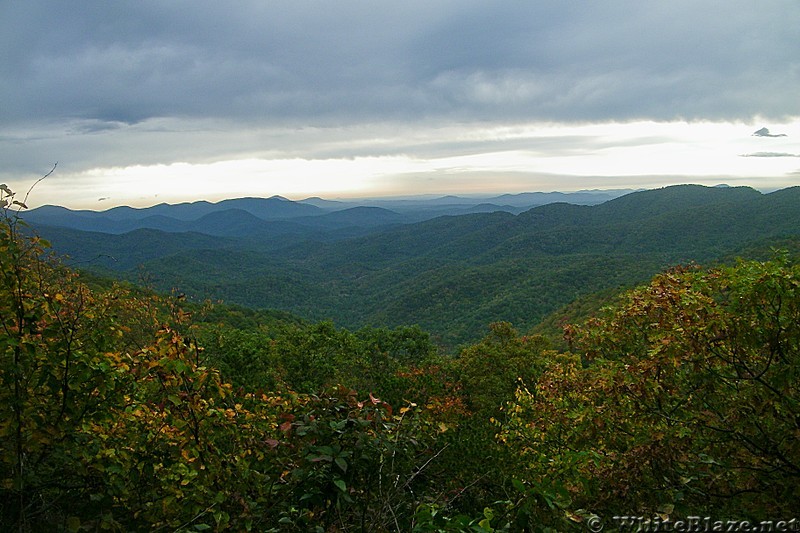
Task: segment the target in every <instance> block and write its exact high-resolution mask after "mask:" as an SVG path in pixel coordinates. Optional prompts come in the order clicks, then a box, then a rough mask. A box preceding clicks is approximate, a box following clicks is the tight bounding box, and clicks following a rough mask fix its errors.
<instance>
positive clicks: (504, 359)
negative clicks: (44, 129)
mask: <svg viewBox="0 0 800 533" xmlns="http://www.w3.org/2000/svg"><path fill="white" fill-rule="evenodd" d="M751 191H752V189H744V188H742V189H739V188H730V189H713V190H710V189H706V188H693V187H688V188H687V187H682V188H671V189H669V190H665V191H647V192H645V193H636V195H628V196H623V197H621V198H618V199H616V200H611V201H610V202H606V203H604V204H599V205H596V206H574V205H567V204H553V205H550V206H542V207H538V208H534V209H531V210H528V211H524V212H520V213H518V214H512V213H491V214H480V213H478V214H470V215H463V216H459V217H441V218H435V219H432V220H428V221H423V222H417V223H414V224H411V225H405V224H404V225H400V226H394V227H392V228H387V229H385V230H382V231H380V232H377V233H376V234H373V235H366V236H360V237H355V238H353V237H349V238H350V239H352V240H349V241H348V246H347V247H342V246H341V243H338V244H337V242H338V241H337V242H329V243H327V244H325V243H324V242H322V243H320V242H318V243H316V245H315V246H313V247H312V248H313V249H314V250H315V251H314V253H313V254H312V253H311V252H310V251H309V248H301V247H288V248H286V249H283V250H282V251H280V252H279V251H278V250H273V253H274V254H275V255H272V256H268V255H264V254H262V255H259V253H258V252H257V251H256V250H255V249H254V248H252V247H251V248H245V247H234V248H230V249H227V250H226V253H225V254H217V255H216V256H214V255H213V254H211V249H210V248H203V247H199V248H189V247H187V248H183V249H182V251H180V252H179V253H177V254H176V255H173V256H160V257H152V258H150V259H148V263H147V265H148V268H151V269H152V270H151V271H150V272H152V273H153V275H155V276H158V277H160V281H159V283H163V284H164V285H160V284H157V285H156V286H155V288H156V289H164V288H167V286H170V285H171V286H173V287H178V288H179V289H180V291H179V292H172V293H170V292H165V291H161V292H158V291H156V290H153V287H142V286H139V285H135V284H132V283H130V282H129V281H126V280H125V279H122V280H119V281H113V280H112V279H111V278H109V277H106V276H105V275H106V274H108V273H109V272H111V270H108V269H106V270H103V269H94V270H92V271H89V272H87V271H85V270H77V269H75V268H74V267H70V266H65V264H64V262H63V261H62V260H61V259H59V258H58V257H56V256H55V255H54V254H52V253H51V252H49V245H50V243H49V242H47V241H46V240H45V239H44V238H42V237H41V236H39V235H38V234H37V232H34V231H32V229H31V227H30V226H28V224H27V223H26V222H25V220H24V216H23V218H20V214H19V212H17V211H16V207H19V206H13V205H11V201H12V198H13V196H10V195H12V193H11V192H10V191H9V190H8V189H7V188H6V189H4V190H3V195H4V196H3V200H4V201H5V204H4V205H3V216H2V220H0V309H2V330H0V357H2V359H0V404H2V406H3V411H4V413H5V415H4V417H3V418H2V419H1V420H0V524H2V525H3V526H4V529H7V530H17V531H96V530H111V531H140V530H141V531H208V530H214V531H216V530H230V531H320V532H325V531H416V532H434V531H436V532H438V531H442V532H455V531H477V532H481V531H483V532H488V531H506V530H507V531H569V530H575V531H581V530H584V531H585V530H589V531H594V532H597V531H600V530H601V529H603V528H605V530H607V531H614V530H626V528H627V530H634V529H636V527H641V526H642V523H636V524H633V523H626V522H624V521H620V520H619V519H615V518H614V517H619V516H636V517H642V519H643V520H648V521H650V522H648V523H649V524H652V523H656V522H658V523H661V524H663V523H665V522H666V523H673V524H674V523H677V522H678V521H680V520H686V519H687V518H688V517H691V516H702V517H705V516H709V517H711V518H712V519H713V520H724V521H727V520H747V521H749V522H750V523H752V524H755V523H758V522H761V521H768V520H774V521H776V522H777V521H778V520H781V519H785V520H789V519H791V518H793V515H792V513H795V512H796V510H797V502H798V501H800V485H799V484H798V480H800V438H798V437H800V380H798V378H799V377H800V376H799V375H798V374H800V266H799V265H798V263H797V261H796V258H797V253H796V251H797V249H798V238H799V237H798V233H797V228H800V224H798V222H799V221H798V217H800V210H798V205H800V204H798V203H797V200H798V198H797V196H798V189H787V190H785V191H779V192H777V193H772V194H770V195H761V194H760V193H757V192H755V191H752V192H751ZM12 208H13V209H12ZM637 213H638V215H637ZM37 228H38V227H37ZM689 228H690V229H691V231H688V229H689ZM38 229H42V228H38ZM73 231H78V230H69V231H67V230H65V229H64V228H60V229H58V231H57V230H55V229H54V230H52V232H51V233H52V236H54V237H56V238H60V239H62V246H63V247H66V244H64V243H67V242H68V241H69V239H70V238H74V236H76V235H81V234H80V233H70V232H73ZM46 234H47V231H42V235H45V236H48V235H46ZM432 234H435V235H439V236H440V237H439V240H438V241H437V240H436V239H433V237H431V235H432ZM445 234H446V235H449V236H448V237H447V238H444V237H441V236H442V235H445ZM97 235H103V234H97ZM176 235H179V236H180V235H183V234H176ZM195 237H196V238H197V239H198V240H200V239H204V238H205V237H204V236H202V235H199V234H196V235H195ZM119 238H130V235H128V236H127V237H125V236H124V235H122V236H117V237H114V239H113V240H112V239H111V238H106V237H102V238H98V239H96V240H88V241H84V246H85V247H86V248H87V250H86V253H88V254H95V255H97V254H99V253H102V250H101V249H100V248H93V247H95V246H99V245H103V246H106V245H114V246H118V245H119V243H120V241H119V240H116V239H119ZM158 238H159V239H165V240H163V241H161V244H160V245H159V246H156V247H162V249H163V245H164V243H165V242H170V241H167V240H166V239H169V238H170V237H169V236H168V234H166V233H165V234H158ZM104 243H105V244H104ZM109 243H110V244H109ZM424 243H429V244H428V245H427V246H423V244H424ZM487 243H491V246H487ZM389 244H391V245H392V246H391V247H390V246H389ZM776 246H779V247H780V248H781V250H776V249H775V248H776ZM56 249H57V250H62V249H63V248H62V247H59V246H56ZM71 255H73V259H71V260H70V261H73V265H75V264H76V263H75V262H74V257H75V255H74V254H71ZM737 256H743V257H745V258H746V259H736V257H737ZM279 260H280V261H279ZM283 261H289V262H288V263H287V262H283ZM176 262H181V265H182V266H183V267H185V268H186V269H187V270H186V271H184V272H187V271H188V272H192V270H191V269H192V268H196V269H198V270H199V269H201V268H202V270H203V272H202V274H203V275H201V273H200V272H196V273H195V275H194V277H188V274H185V273H184V274H183V275H184V276H187V277H186V278H185V282H184V283H173V282H174V281H176V276H178V270H177V269H175V268H174V266H173V267H172V269H171V270H167V269H164V270H158V269H157V268H156V267H157V265H170V264H173V265H174V264H175V263H176ZM695 262H700V263H705V264H706V266H700V265H699V264H697V263H695ZM234 264H235V265H236V268H237V269H238V268H241V269H243V270H242V272H241V274H235V273H234V272H235V271H236V269H235V268H233V266H234ZM248 265H260V266H261V267H263V266H264V265H268V266H270V267H272V268H271V269H266V270H265V269H263V268H262V269H261V270H259V271H258V272H256V271H255V270H250V269H248ZM678 265H682V266H678ZM78 266H79V265H78ZM253 268H255V266H254V267H253ZM98 272H101V273H102V274H103V275H99V274H98ZM167 272H172V273H173V274H172V276H168V275H167ZM323 273H329V275H330V277H329V278H327V281H325V280H323V279H322V274H323ZM117 274H119V272H117ZM223 274H224V275H227V276H230V277H231V278H233V279H231V280H229V281H230V283H231V285H229V286H226V287H227V288H226V287H220V289H219V290H220V291H222V292H224V291H227V292H225V293H224V294H218V293H214V292H213V291H211V292H210V293H208V294H207V295H208V296H210V297H211V298H218V297H223V296H226V295H227V296H230V295H235V294H238V293H237V291H242V292H244V293H246V292H249V293H254V292H255V293H258V294H262V295H263V293H266V292H268V291H275V290H277V289H276V287H283V286H287V287H291V290H290V289H288V288H287V289H285V290H286V292H285V293H280V291H278V292H279V294H278V295H277V296H276V297H277V298H286V299H287V301H289V300H291V299H292V298H298V295H299V294H301V292H302V291H311V292H309V293H308V294H307V295H306V298H308V301H307V302H305V303H303V302H299V303H298V304H297V306H296V307H291V306H289V307H287V306H280V305H259V306H258V307H260V309H255V308H250V307H245V306H238V305H227V304H219V303H214V302H211V301H203V300H202V299H201V298H192V297H191V291H192V290H194V291H197V292H196V294H201V293H200V290H199V289H201V288H208V287H209V284H210V283H212V280H213V279H215V276H220V278H219V279H222V278H221V277H223ZM204 276H205V277H204ZM258 276H262V277H258ZM269 276H274V279H272V281H271V282H269V283H268V282H267V280H266V279H265V278H268V277H269ZM248 279H249V280H250V283H251V285H250V286H249V291H248V285H247V280H248ZM346 282H347V283H349V285H348V284H346ZM317 283H320V284H321V285H320V286H321V287H322V288H319V287H317ZM325 283H327V285H326V284H325ZM359 284H363V285H359ZM367 284H368V285H369V290H367V289H366V288H364V287H366V286H367ZM343 287H353V288H348V289H347V290H352V291H354V292H355V291H359V290H362V291H363V292H361V293H358V296H359V298H358V300H357V303H358V305H353V306H352V307H348V306H344V307H338V308H336V309H338V310H339V311H338V317H345V319H346V320H344V321H343V322H344V325H346V326H348V327H346V328H345V327H342V324H341V323H340V322H339V321H338V320H337V321H336V322H331V321H329V320H319V319H320V318H327V317H328V316H326V315H329V313H330V310H331V309H334V307H333V306H332V304H330V305H331V306H330V307H326V305H329V303H330V302H332V301H333V300H331V298H333V296H332V295H334V294H336V292H335V291H336V290H338V291H339V295H340V297H341V291H343V290H344V289H343ZM359 287H360V288H359ZM259 291H263V293H262V292H259ZM292 291H296V292H292ZM314 291H317V292H314ZM540 293H541V295H540ZM203 294H206V293H203ZM187 295H189V297H187ZM326 298H327V299H326ZM226 300H230V301H233V302H236V298H230V297H229V298H226ZM418 300H419V301H418ZM265 301H269V302H271V301H273V300H260V303H262V304H263V303H264V302H265ZM316 302H319V306H320V307H321V308H322V309H323V312H324V313H323V315H322V316H318V315H315V314H313V313H301V312H300V311H302V310H304V309H311V308H312V307H313V306H314V305H316ZM421 302H422V303H421ZM239 303H241V304H248V303H249V302H248V301H246V300H244V299H243V300H242V301H240V302H239ZM423 304H424V305H423ZM567 304H568V305H567ZM565 305H566V307H563V306H565ZM404 306H408V309H409V310H410V311H409V312H408V313H407V314H403V312H402V310H403V309H405V307H404ZM270 307H272V308H273V309H272V310H270V309H268V308H270ZM423 307H424V308H430V315H425V314H419V309H421V308H423ZM470 307H474V308H475V309H474V312H471V313H467V316H466V317H465V318H463V319H459V317H457V316H455V315H457V314H459V313H462V312H465V311H464V310H465V309H468V308H470ZM275 309H280V310H275ZM358 309H361V310H362V311H363V313H364V315H363V316H362V315H359V316H356V315H355V314H352V315H351V314H349V313H355V312H356V310H358ZM379 309H383V314H381V313H379V312H377V310H379ZM500 309H512V310H513V312H508V314H507V315H506V314H504V312H505V311H504V312H500V311H499V310H500ZM392 314H395V315H396V316H395V317H394V318H393V319H390V318H389V317H390V315H392ZM330 315H331V316H332V314H330ZM412 316H415V317H421V318H420V320H417V321H410V320H407V318H408V317H412ZM338 317H337V316H333V318H338ZM507 318H513V319H514V321H513V324H512V323H511V321H509V320H505V319H507ZM517 319H518V320H517ZM435 320H438V323H436V333H435V334H434V335H431V333H429V331H430V329H431V328H430V327H429V326H430V325H431V324H432V323H433V322H434V321H435ZM354 326H355V327H354ZM449 328H453V329H454V330H455V331H456V333H453V334H451V335H448V334H447V331H448V330H449ZM456 345H457V346H456ZM711 525H712V526H713V525H714V522H712V524H711ZM720 527H722V526H720Z"/></svg>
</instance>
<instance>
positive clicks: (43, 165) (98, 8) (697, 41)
mask: <svg viewBox="0 0 800 533" xmlns="http://www.w3.org/2000/svg"><path fill="white" fill-rule="evenodd" d="M0 50H2V52H0V182H2V183H7V184H8V185H9V187H11V188H12V189H14V190H15V191H17V192H18V194H19V195H23V194H24V193H25V192H27V191H28V189H29V188H30V187H31V186H32V185H33V184H34V182H35V181H36V180H37V179H38V178H40V177H41V176H43V175H45V174H46V173H47V172H48V171H50V170H51V169H52V168H53V166H54V165H55V164H56V163H57V167H56V169H55V171H54V172H53V174H51V175H50V176H49V177H48V178H46V179H45V180H43V181H41V182H40V183H38V184H37V185H36V187H35V188H34V189H33V190H32V191H31V192H30V194H29V198H28V204H29V206H31V207H34V206H36V205H42V204H58V205H64V206H67V207H71V208H81V209H95V210H102V209H107V208H110V207H113V206H116V205H133V206H139V207H143V206H149V205H154V204H157V203H161V202H168V203H176V202H184V201H193V200H200V199H205V200H210V201H217V200H221V199H224V198H235V197H242V196H261V197H269V196H272V195H276V194H278V195H282V196H285V197H287V198H291V199H302V198H306V197H310V196H322V197H325V198H331V199H334V198H359V197H376V196H404V195H416V194H437V195H438V194H465V195H466V194H471V195H479V194H484V195H490V194H495V193H515V192H525V191H529V192H532V191H545V192H546V191H554V190H558V191H576V190H586V189H623V188H654V187H661V186H665V185H671V184H677V183H700V184H705V185H716V184H720V183H726V184H729V185H747V186H751V187H755V188H757V189H759V190H763V191H769V190H774V189H778V188H783V187H787V186H791V185H795V184H800V2H798V1H797V0H764V1H763V2H752V0H746V1H744V0H727V1H725V2H722V1H719V0H715V1H710V0H691V1H689V0H670V1H669V2H663V1H642V0H603V1H588V0H568V1H565V0H538V1H522V0H507V1H503V2H498V1H490V0H484V1H479V0H441V1H437V0H426V1H416V0H407V1H404V2H385V1H382V0H372V1H367V0H358V1H356V0H336V1H327V2H323V1H321V0H316V1H310V0H292V1H282V0H271V1H262V0H259V1H248V0H240V1H234V2H209V1H203V0H193V1H182V0H171V1H168V2H167V1H147V0H138V1H122V0H120V1H114V2H109V1H108V0H102V1H100V0H96V1H95V0H84V1H82V2H55V1H37V0H26V1H22V0H1V1H0ZM764 128H766V129H764Z"/></svg>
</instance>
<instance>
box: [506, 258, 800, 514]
mask: <svg viewBox="0 0 800 533" xmlns="http://www.w3.org/2000/svg"><path fill="white" fill-rule="evenodd" d="M799 273H800V269H799V268H798V266H797V265H793V264H790V263H788V262H787V261H786V260H785V259H782V258H778V259H775V260H773V261H771V262H767V263H758V262H743V263H741V264H739V265H737V266H735V267H723V268H719V269H715V270H710V271H702V270H698V269H683V270H675V271H671V272H668V273H665V274H663V275H660V276H657V277H656V278H655V279H654V280H653V282H652V283H651V284H650V285H649V286H647V287H644V288H642V289H638V290H635V291H632V292H630V293H628V294H627V295H626V297H625V298H624V299H623V300H622V303H620V304H619V305H618V306H617V307H615V308H613V309H609V310H608V311H607V312H606V314H605V315H604V316H603V317H602V318H599V319H594V320H592V321H590V322H588V323H587V324H586V325H585V326H583V327H578V328H574V329H572V330H571V331H570V336H571V340H572V342H573V344H574V346H575V348H576V350H577V352H578V353H579V354H581V356H582V357H583V359H584V361H582V360H581V357H579V356H560V357H557V358H555V359H554V360H553V361H552V362H551V364H550V366H549V368H548V369H547V371H546V372H545V373H544V375H543V376H542V377H541V378H540V379H539V381H538V382H537V383H536V384H535V386H533V387H530V388H521V389H519V390H518V391H517V398H516V400H515V402H513V403H512V404H511V405H510V406H509V408H508V409H509V412H510V413H511V420H510V421H509V423H508V424H506V425H505V427H504V431H503V433H502V437H501V438H502V439H503V441H504V442H506V443H507V444H508V445H509V446H514V447H515V448H516V449H517V450H518V451H519V453H520V454H522V455H523V456H524V457H525V458H526V466H527V469H528V472H527V476H528V477H527V479H528V481H529V482H530V483H531V485H532V486H535V487H538V488H539V489H540V490H542V489H543V490H545V491H548V492H553V491H556V493H557V492H558V489H559V488H561V493H562V495H563V498H562V499H563V502H564V503H565V504H567V505H569V506H570V508H573V509H574V508H577V507H582V508H587V509H592V510H593V511H595V512H597V513H600V514H606V515H612V514H624V513H628V514H630V512H631V511H636V512H637V513H644V514H650V513H661V514H672V513H675V514H676V515H677V516H686V514H687V513H695V514H697V513H700V514H703V513H729V514H726V516H736V517H741V518H749V519H766V518H768V517H770V516H778V515H787V514H788V513H790V512H791V509H793V508H794V506H795V505H796V502H797V501H798V498H799V497H800V493H798V489H797V483H796V481H797V476H798V473H800V470H798V467H800V447H799V446H798V440H797V438H796V435H797V420H798V419H800V388H798V383H800V381H798V377H800V376H798V373H800V349H799V348H800V342H799V339H800V325H799V324H800V291H799V290H798V289H800V277H798V274H799ZM563 489H566V490H563Z"/></svg>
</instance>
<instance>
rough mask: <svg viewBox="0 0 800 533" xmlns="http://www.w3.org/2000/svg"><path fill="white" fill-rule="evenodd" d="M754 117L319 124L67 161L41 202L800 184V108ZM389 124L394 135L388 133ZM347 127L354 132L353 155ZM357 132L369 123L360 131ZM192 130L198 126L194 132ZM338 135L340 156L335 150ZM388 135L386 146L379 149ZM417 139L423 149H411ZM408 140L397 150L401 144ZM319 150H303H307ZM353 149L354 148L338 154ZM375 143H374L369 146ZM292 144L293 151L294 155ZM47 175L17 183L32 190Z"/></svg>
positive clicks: (100, 205) (34, 199)
mask: <svg viewBox="0 0 800 533" xmlns="http://www.w3.org/2000/svg"><path fill="white" fill-rule="evenodd" d="M756 129H758V128H757V127H756V126H754V125H753V124H749V125H748V124H741V123H712V122H699V123H687V122H660V123H659V122H652V121H641V122H632V123H607V124H583V125H559V124H528V125H516V126H508V127H481V126H468V125H467V126H465V125H460V126H458V127H455V126H451V127H448V128H425V127H421V128H420V129H419V130H413V129H406V130H403V131H400V132H399V133H397V134H396V136H394V137H390V136H386V132H375V131H370V130H368V129H367V130H364V131H356V132H352V131H345V132H344V133H342V132H341V131H339V130H334V131H333V132H332V134H331V137H332V138H327V137H326V136H325V135H324V134H325V133H326V132H325V131H322V132H320V131H318V130H311V131H310V134H306V135H303V134H302V132H301V133H300V134H296V137H295V138H293V139H292V148H291V150H285V151H280V150H273V151H272V152H269V153H253V154H249V156H248V157H244V158H231V159H226V160H220V161H214V162H200V163H188V162H179V163H172V164H155V165H141V164H139V165H130V166H125V167H112V168H94V169H90V170H87V171H83V172H77V173H74V172H70V169H69V162H60V163H59V166H58V168H57V170H56V172H55V173H54V174H53V175H52V176H50V177H49V178H47V180H45V181H43V182H42V183H40V184H39V185H37V187H36V189H35V191H34V193H33V194H32V195H31V198H30V199H29V202H30V207H35V206H39V205H44V204H55V205H63V206H65V207H69V208H73V209H92V210H105V209H109V208H111V207H115V206H118V205H130V206H133V207H147V206H151V205H155V204H158V203H181V202H191V201H196V200H208V201H219V200H223V199H226V198H239V197H245V196H255V197H269V196H274V195H280V196H284V197H287V198H290V199H294V200H299V199H304V198H308V197H312V196H319V197H323V198H330V199H336V198H365V197H383V196H413V195H426V194H428V195H430V194H434V195H436V194H443V195H444V194H472V195H480V194H484V195H487V196H488V195H492V194H501V193H519V192H536V191H542V192H549V191H562V192H570V191H577V190H583V189H624V188H634V189H639V188H654V187H662V186H666V185H674V184H678V183H698V184H703V185H717V184H720V183H723V182H724V183H728V184H730V185H747V186H751V187H754V188H756V189H761V190H773V189H780V188H784V187H788V186H791V185H794V184H795V183H796V182H797V181H798V177H800V174H799V173H798V172H799V171H798V169H799V168H800V145H798V143H797V141H795V140H793V139H797V138H800V120H795V121H793V122H787V123H785V124H778V125H773V126H772V128H771V129H772V131H774V132H775V133H774V134H775V135H777V134H779V133H780V134H783V136H780V137H758V136H753V135H752V133H751V132H753V131H755V130H756ZM377 133H383V135H384V136H383V137H378V136H376V134H377ZM336 134H340V135H344V136H345V137H346V138H349V139H350V142H351V143H352V146H353V147H354V149H353V155H347V153H346V152H345V149H344V148H343V147H342V146H339V145H338V144H341V143H337V140H336ZM356 134H360V135H361V136H360V137H358V136H357V135H356ZM189 135H190V134H189ZM332 146H335V150H333V151H334V152H336V153H337V155H335V156H328V155H326V152H327V151H331V150H332V148H331V147H332ZM375 146H378V147H380V149H378V150H375V155H367V154H369V153H370V150H371V149H372V147H375ZM406 146H413V147H414V150H413V151H412V150H405V147H406ZM392 147H396V152H390V148H392ZM303 150H305V151H307V153H308V154H309V156H308V157H306V158H304V157H299V156H297V155H296V154H297V153H298V152H300V151H303ZM342 152H345V153H344V155H338V154H341V153H342ZM359 153H363V154H365V155H357V154H359ZM289 155H291V157H290V156H289ZM34 181H35V179H30V180H29V181H27V182H22V183H19V184H11V185H12V188H13V187H16V188H17V190H18V191H19V190H27V188H28V187H30V185H32V184H33V182H34Z"/></svg>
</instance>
